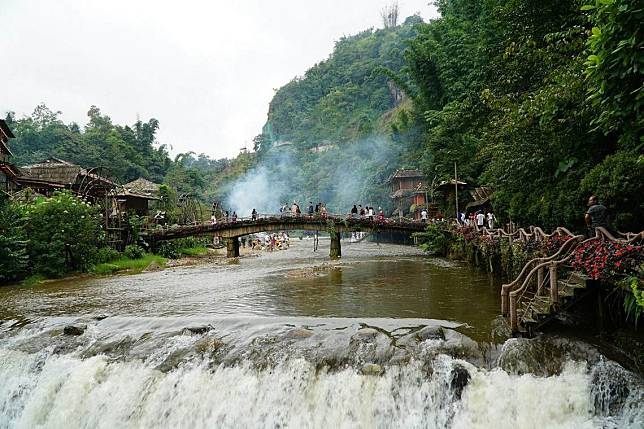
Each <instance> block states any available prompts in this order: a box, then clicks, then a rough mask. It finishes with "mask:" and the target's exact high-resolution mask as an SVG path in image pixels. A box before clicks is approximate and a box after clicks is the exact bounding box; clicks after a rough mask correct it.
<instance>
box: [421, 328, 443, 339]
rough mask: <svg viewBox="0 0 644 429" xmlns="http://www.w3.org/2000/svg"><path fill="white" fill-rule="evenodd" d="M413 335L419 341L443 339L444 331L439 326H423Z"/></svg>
mask: <svg viewBox="0 0 644 429" xmlns="http://www.w3.org/2000/svg"><path fill="white" fill-rule="evenodd" d="M415 335H416V338H418V339H419V340H420V341H425V340H444V339H445V333H444V332H443V328H442V327H440V326H425V327H424V328H423V329H421V330H419V331H417V332H415Z"/></svg>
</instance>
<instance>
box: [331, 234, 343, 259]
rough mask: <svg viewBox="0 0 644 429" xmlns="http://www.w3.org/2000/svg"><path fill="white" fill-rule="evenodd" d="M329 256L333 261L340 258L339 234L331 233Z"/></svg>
mask: <svg viewBox="0 0 644 429" xmlns="http://www.w3.org/2000/svg"><path fill="white" fill-rule="evenodd" d="M329 256H330V257H331V258H333V259H337V258H339V257H341V256H342V247H341V245H340V233H339V232H333V233H331V250H330V251H329Z"/></svg>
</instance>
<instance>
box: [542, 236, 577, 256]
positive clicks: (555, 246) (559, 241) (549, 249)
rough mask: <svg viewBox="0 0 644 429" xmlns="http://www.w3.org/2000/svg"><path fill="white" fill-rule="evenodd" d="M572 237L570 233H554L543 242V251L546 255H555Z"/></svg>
mask: <svg viewBox="0 0 644 429" xmlns="http://www.w3.org/2000/svg"><path fill="white" fill-rule="evenodd" d="M571 238H572V237H570V236H569V235H560V234H554V235H552V236H550V237H548V238H546V239H545V240H544V241H542V242H541V251H542V252H543V254H544V255H545V256H551V255H554V254H555V253H557V252H558V251H559V249H560V248H561V246H562V245H563V244H564V243H565V242H566V241H568V240H570V239H571Z"/></svg>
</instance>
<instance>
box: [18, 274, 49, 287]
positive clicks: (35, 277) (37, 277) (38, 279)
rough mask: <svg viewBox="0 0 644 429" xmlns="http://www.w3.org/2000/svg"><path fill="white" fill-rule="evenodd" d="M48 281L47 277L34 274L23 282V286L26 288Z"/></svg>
mask: <svg viewBox="0 0 644 429" xmlns="http://www.w3.org/2000/svg"><path fill="white" fill-rule="evenodd" d="M44 280H47V277H46V276H44V275H42V274H32V275H30V276H29V277H27V278H26V279H24V280H23V281H22V284H23V285H25V286H33V285H37V284H38V283H41V282H42V281H44Z"/></svg>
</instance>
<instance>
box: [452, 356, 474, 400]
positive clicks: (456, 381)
mask: <svg viewBox="0 0 644 429" xmlns="http://www.w3.org/2000/svg"><path fill="white" fill-rule="evenodd" d="M470 378H472V376H471V375H470V373H469V371H468V370H467V368H465V367H464V366H463V365H459V364H456V365H454V368H452V381H451V382H450V387H451V388H452V391H453V392H454V395H455V396H456V397H457V398H458V399H461V395H462V394H463V389H465V387H466V386H467V384H468V383H469V382H470Z"/></svg>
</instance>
